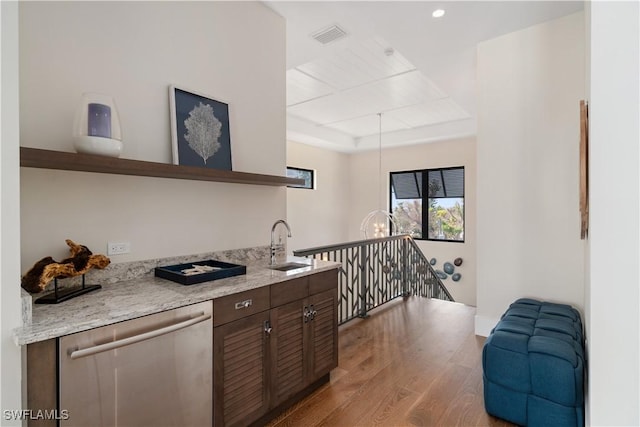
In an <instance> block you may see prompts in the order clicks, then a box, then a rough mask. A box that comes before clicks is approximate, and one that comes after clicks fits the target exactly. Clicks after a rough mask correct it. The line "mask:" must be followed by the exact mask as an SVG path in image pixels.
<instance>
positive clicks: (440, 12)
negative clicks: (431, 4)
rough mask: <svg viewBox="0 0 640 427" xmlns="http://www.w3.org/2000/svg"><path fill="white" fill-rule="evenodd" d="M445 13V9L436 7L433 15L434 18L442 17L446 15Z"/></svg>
mask: <svg viewBox="0 0 640 427" xmlns="http://www.w3.org/2000/svg"><path fill="white" fill-rule="evenodd" d="M444 13H445V12H444V9H436V10H434V11H433V13H432V14H431V16H433V17H434V18H442V17H443V16H444Z"/></svg>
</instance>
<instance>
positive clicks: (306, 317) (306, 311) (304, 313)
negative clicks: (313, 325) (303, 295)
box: [302, 305, 311, 323]
mask: <svg viewBox="0 0 640 427" xmlns="http://www.w3.org/2000/svg"><path fill="white" fill-rule="evenodd" d="M310 316H311V312H310V311H309V308H308V307H307V306H306V305H305V306H304V308H303V309H302V318H303V319H304V323H308V322H309V320H310V319H309V317H310Z"/></svg>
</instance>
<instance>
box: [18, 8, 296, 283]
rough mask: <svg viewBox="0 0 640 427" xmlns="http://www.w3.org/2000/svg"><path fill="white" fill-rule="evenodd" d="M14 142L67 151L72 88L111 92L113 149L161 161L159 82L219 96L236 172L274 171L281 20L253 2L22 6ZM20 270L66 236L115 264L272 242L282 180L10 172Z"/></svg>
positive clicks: (163, 115) (281, 92)
mask: <svg viewBox="0 0 640 427" xmlns="http://www.w3.org/2000/svg"><path fill="white" fill-rule="evenodd" d="M19 7H20V75H21V79H20V130H21V145H24V146H29V147H36V148H47V149H53V150H61V151H73V147H72V142H71V128H72V125H73V118H74V114H75V109H76V105H77V103H78V102H79V100H80V96H81V94H82V92H85V91H95V92H102V93H107V94H110V95H112V96H113V97H114V98H115V101H116V103H117V106H118V109H119V112H120V118H121V122H122V128H123V139H124V152H123V154H122V156H121V157H123V158H131V159H139V160H147V161H157V162H165V163H170V162H171V154H170V153H171V138H170V126H169V100H168V87H169V85H171V84H175V85H178V86H179V87H183V88H186V89H192V90H194V91H198V92H201V93H204V94H208V95H210V96H211V97H214V98H216V99H220V100H223V101H225V102H228V103H229V108H230V122H231V124H230V126H231V145H232V162H233V168H234V170H239V171H245V172H254V173H266V174H274V175H284V173H285V158H286V144H285V123H286V121H285V23H284V20H283V18H282V17H280V16H278V15H276V14H275V13H274V12H273V11H272V10H270V9H268V8H267V7H265V6H264V5H262V4H261V3H258V2H37V3H36V2H21V3H20V6H19ZM21 178H22V183H21V195H22V200H21V215H22V271H26V270H27V269H28V268H30V267H31V265H33V263H34V262H35V261H37V260H39V259H40V258H42V257H44V256H47V255H52V256H53V257H54V258H55V257H61V256H65V255H66V252H67V249H66V247H65V244H64V239H65V238H72V239H73V240H75V241H77V242H81V243H83V244H86V245H87V246H89V247H90V248H91V249H92V250H93V251H94V252H104V251H106V244H107V242H108V241H129V242H131V248H132V252H131V254H129V255H119V256H113V257H112V262H124V261H131V260H140V259H149V258H154V257H162V256H173V255H180V254H191V253H198V252H205V251H210V250H222V249H232V248H239V247H248V246H256V245H266V244H268V243H269V230H270V227H271V225H272V224H273V222H274V221H275V220H276V219H278V218H284V217H285V215H286V189H285V188H284V187H266V186H250V185H241V184H222V183H209V182H200V181H181V180H171V179H161V178H140V177H127V176H116V175H104V174H88V173H80V172H64V171H49V170H37V169H23V170H22V171H21Z"/></svg>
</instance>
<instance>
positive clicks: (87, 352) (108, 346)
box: [69, 313, 211, 360]
mask: <svg viewBox="0 0 640 427" xmlns="http://www.w3.org/2000/svg"><path fill="white" fill-rule="evenodd" d="M209 319H211V315H210V314H204V313H201V314H200V315H199V316H198V317H194V318H192V319H189V320H185V321H184V322H180V323H176V324H173V325H169V326H165V327H164V328H160V329H155V330H152V331H149V332H145V333H143V334H139V335H134V336H132V337H128V338H123V339H121V340H116V341H112V342H108V343H105V344H100V345H96V346H93V347H88V348H83V349H82V350H75V351H73V352H72V353H71V354H70V355H69V356H70V357H71V359H72V360H75V359H79V358H81V357H86V356H92V355H94V354H98V353H102V352H105V351H109V350H114V349H116V348H120V347H124V346H126V345H130V344H135V343H138V342H141V341H145V340H148V339H151V338H155V337H159V336H161V335H166V334H169V333H171V332H175V331H179V330H180V329H184V328H188V327H189V326H192V325H195V324H197V323H200V322H204V321H205V320H209Z"/></svg>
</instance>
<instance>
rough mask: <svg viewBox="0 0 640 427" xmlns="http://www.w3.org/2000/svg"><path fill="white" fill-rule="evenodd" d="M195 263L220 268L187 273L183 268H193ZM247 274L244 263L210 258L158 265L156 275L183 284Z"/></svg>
mask: <svg viewBox="0 0 640 427" xmlns="http://www.w3.org/2000/svg"><path fill="white" fill-rule="evenodd" d="M194 265H207V266H210V267H216V268H219V270H216V271H207V272H204V273H198V274H192V275H189V274H185V273H183V272H182V270H186V269H188V268H192V267H193V266H194ZM241 274H247V267H246V266H244V265H238V264H231V263H228V262H222V261H216V260H212V259H208V260H206V261H194V262H190V263H188V264H176V265H167V266H165V267H156V277H162V278H163V279H168V280H171V281H173V282H176V283H180V284H182V285H194V284H196V283H202V282H209V281H211V280H217V279H224V278H227V277H233V276H239V275H241Z"/></svg>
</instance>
